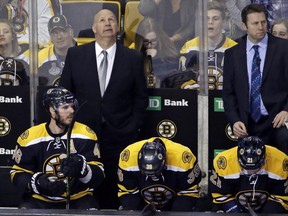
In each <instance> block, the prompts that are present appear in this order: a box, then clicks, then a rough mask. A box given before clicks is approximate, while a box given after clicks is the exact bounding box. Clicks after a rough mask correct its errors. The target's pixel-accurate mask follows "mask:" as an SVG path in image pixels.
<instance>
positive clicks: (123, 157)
mask: <svg viewBox="0 0 288 216" xmlns="http://www.w3.org/2000/svg"><path fill="white" fill-rule="evenodd" d="M129 157H130V151H129V150H128V149H125V150H124V152H123V153H122V154H121V160H122V161H125V162H127V161H128V160H129Z"/></svg>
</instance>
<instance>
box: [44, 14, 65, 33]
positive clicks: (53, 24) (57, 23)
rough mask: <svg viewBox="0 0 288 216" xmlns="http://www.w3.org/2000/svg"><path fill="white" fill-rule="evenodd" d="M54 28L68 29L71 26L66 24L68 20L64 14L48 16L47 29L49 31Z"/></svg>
mask: <svg viewBox="0 0 288 216" xmlns="http://www.w3.org/2000/svg"><path fill="white" fill-rule="evenodd" d="M55 28H62V29H68V28H71V25H69V24H68V21H67V19H66V17H65V16H64V15H61V14H58V15H55V16H53V17H51V18H50V20H49V22H48V31H49V32H51V31H53V30H54V29H55Z"/></svg>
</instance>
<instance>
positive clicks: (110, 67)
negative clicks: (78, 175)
mask: <svg viewBox="0 0 288 216" xmlns="http://www.w3.org/2000/svg"><path fill="white" fill-rule="evenodd" d="M92 29H93V32H94V34H95V38H96V41H93V42H91V43H88V44H84V45H81V46H76V47H72V48H70V49H69V50H68V53H67V57H66V61H65V66H64V68H63V73H62V76H61V79H60V86H63V87H65V88H67V89H69V90H70V91H71V92H73V93H74V94H75V96H76V98H77V99H78V100H79V101H80V103H81V101H82V103H83V102H84V101H87V103H86V104H85V105H84V106H83V109H82V110H81V111H80V112H79V113H78V114H77V115H78V116H77V118H76V119H77V120H78V121H80V122H83V123H84V122H85V123H86V124H87V125H88V126H90V127H91V128H92V129H94V130H95V131H96V133H97V134H98V136H99V143H100V149H101V152H103V154H102V155H101V156H102V160H103V163H104V167H105V170H107V171H106V172H105V174H106V179H105V181H104V185H103V187H102V189H103V193H101V192H100V193H101V194H100V196H101V200H100V207H101V208H108V209H115V208H118V207H119V205H118V198H117V167H118V159H119V155H120V152H121V151H122V150H123V149H124V148H125V147H126V146H127V145H129V144H131V143H132V142H134V141H136V140H137V134H138V133H139V130H140V129H141V126H142V125H143V121H144V118H145V117H144V116H145V110H146V107H147V105H148V95H147V89H146V81H145V77H144V72H143V59H142V56H141V54H140V53H138V52H137V51H135V50H131V49H128V48H126V47H124V46H123V45H121V44H119V43H117V42H116V40H117V31H118V24H117V19H116V16H115V15H114V14H113V12H112V11H110V10H107V9H103V10H101V11H99V12H98V13H97V14H96V15H95V18H94V23H93V26H92ZM107 62H108V63H107ZM103 65H104V66H103ZM103 68H105V69H103ZM103 71H105V72H103ZM103 74H104V77H105V74H106V78H105V79H104V81H103V82H104V83H103V82H102V81H101V80H102V79H101V77H103ZM101 86H104V87H102V88H101Z"/></svg>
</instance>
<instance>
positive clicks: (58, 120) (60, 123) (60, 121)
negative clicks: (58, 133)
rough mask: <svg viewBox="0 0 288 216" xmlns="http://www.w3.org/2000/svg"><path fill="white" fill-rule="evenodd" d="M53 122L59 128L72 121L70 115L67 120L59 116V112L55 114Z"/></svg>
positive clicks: (67, 125)
mask: <svg viewBox="0 0 288 216" xmlns="http://www.w3.org/2000/svg"><path fill="white" fill-rule="evenodd" d="M54 120H55V123H56V125H57V126H58V127H59V128H61V129H66V128H68V127H69V125H70V124H71V122H72V117H71V118H70V120H68V117H67V120H66V121H65V119H64V118H61V116H60V115H59V114H57V115H56V116H55V119H54Z"/></svg>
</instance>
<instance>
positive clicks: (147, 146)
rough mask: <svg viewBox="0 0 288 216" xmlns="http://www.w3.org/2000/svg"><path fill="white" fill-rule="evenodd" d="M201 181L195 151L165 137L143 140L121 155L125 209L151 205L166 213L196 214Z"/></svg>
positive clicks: (120, 171) (119, 177) (122, 205)
mask: <svg viewBox="0 0 288 216" xmlns="http://www.w3.org/2000/svg"><path fill="white" fill-rule="evenodd" d="M200 181H201V170H200V167H199V165H198V163H197V159H196V157H195V156H194V154H193V153H192V152H191V150H190V149H189V148H187V147H186V146H183V145H181V144H179V143H175V142H172V141H171V140H168V139H165V138H157V137H152V138H149V139H147V140H141V141H139V142H136V143H134V144H131V145H129V146H128V147H127V148H125V149H124V150H123V151H122V153H121V155H120V159H119V168H118V187H119V192H118V196H119V198H120V201H121V207H122V208H121V209H123V210H142V209H143V208H144V207H145V205H147V204H148V205H152V207H154V208H155V209H158V210H164V211H187V212H190V211H193V210H195V205H196V202H197V200H198V198H199V186H198V184H199V182H200ZM146 209H147V207H146ZM143 215H144V214H143ZM147 215H148V214H147ZM149 215H152V214H149Z"/></svg>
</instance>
